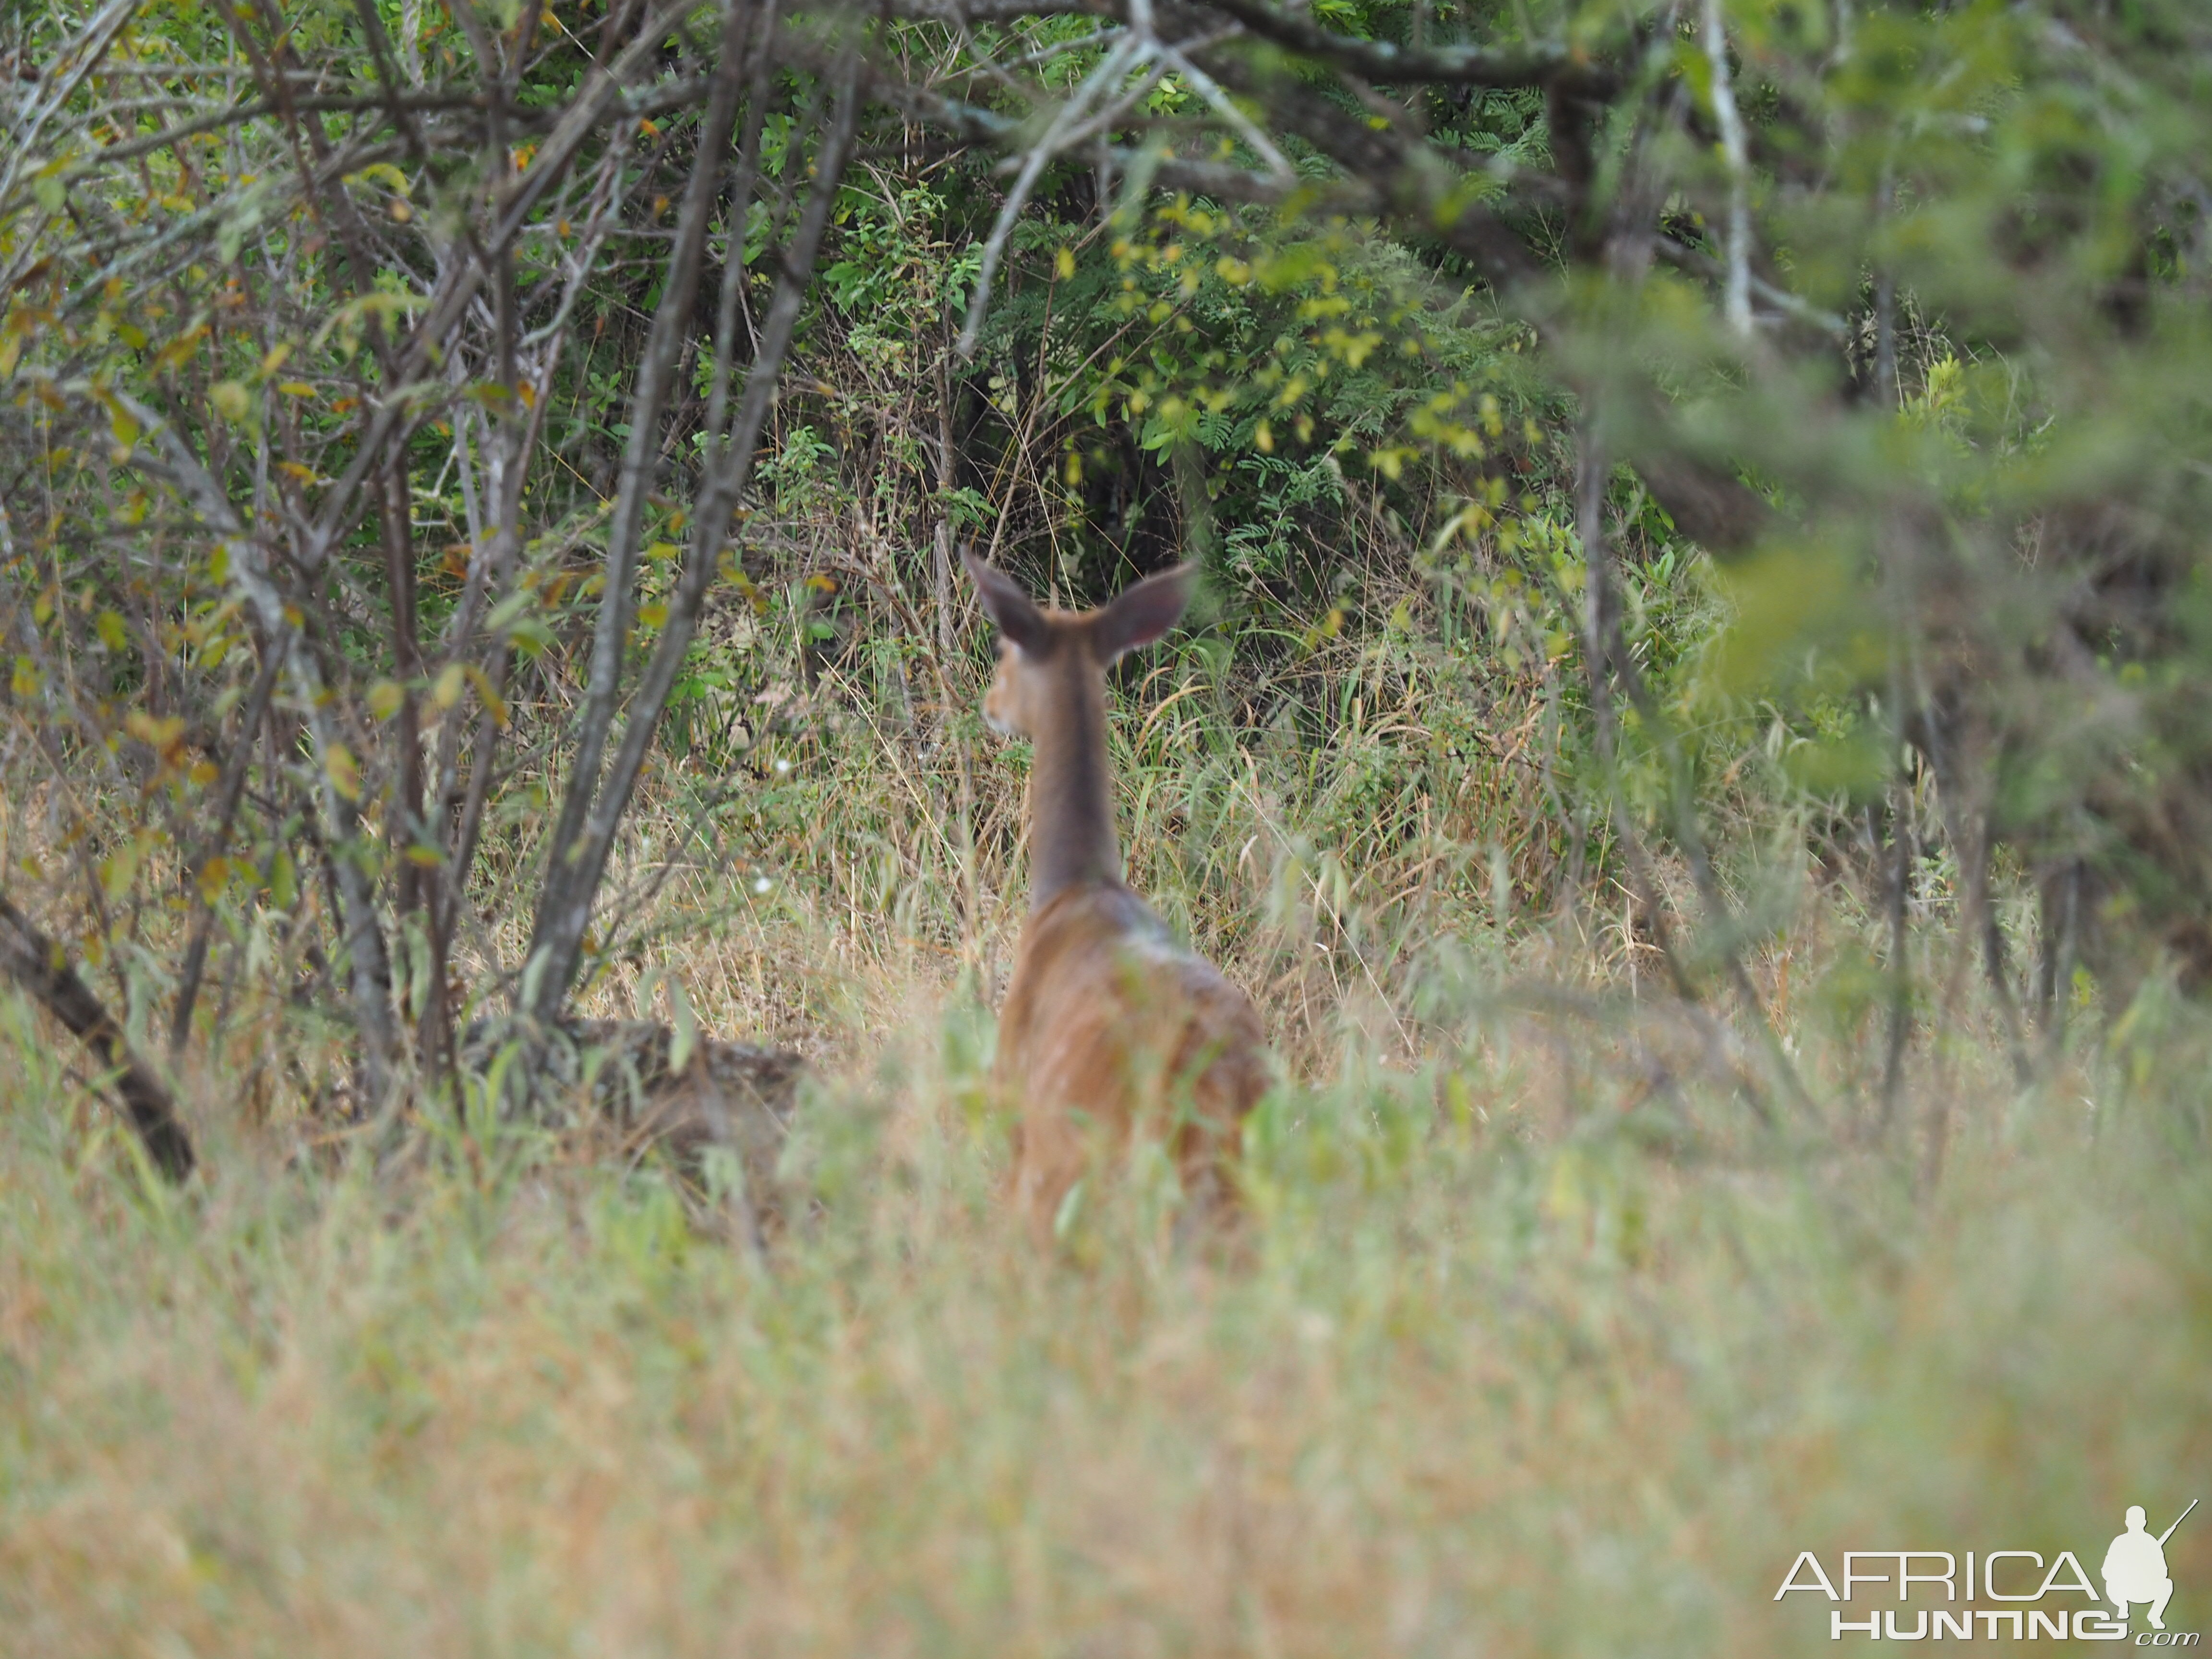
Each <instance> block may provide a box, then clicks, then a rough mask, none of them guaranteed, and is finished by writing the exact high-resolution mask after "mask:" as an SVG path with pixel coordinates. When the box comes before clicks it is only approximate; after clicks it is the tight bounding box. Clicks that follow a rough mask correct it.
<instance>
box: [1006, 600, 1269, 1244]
mask: <svg viewBox="0 0 2212 1659" xmlns="http://www.w3.org/2000/svg"><path fill="white" fill-rule="evenodd" d="M968 568H969V574H971V575H973V576H974V578H975V583H976V586H978V588H979V589H980V590H981V593H982V598H983V605H984V609H985V611H987V613H988V614H989V616H990V617H991V620H992V621H993V622H994V623H995V624H997V626H998V629H999V634H1000V653H999V669H998V672H997V674H996V675H995V676H994V678H993V680H992V683H991V690H990V692H989V694H988V695H987V696H986V698H985V700H984V714H985V717H986V718H987V720H989V722H990V723H991V725H992V726H994V727H995V728H997V729H998V730H1000V731H1001V732H1007V733H1010V734H1018V735H1021V736H1025V737H1027V738H1030V740H1031V742H1032V743H1033V744H1034V745H1035V760H1034V763H1033V765H1032V768H1031V771H1030V801H1029V841H1030V870H1031V872H1032V877H1031V883H1030V917H1029V921H1028V922H1027V924H1026V925H1025V926H1024V928H1023V930H1022V939H1021V945H1020V948H1019V951H1018V953H1017V956H1016V958H1015V963H1014V972H1013V977H1012V980H1011V981H1010V982H1009V983H1008V985H1007V987H1006V1006H1005V1007H1004V1008H1003V1009H1002V1010H1001V1012H1000V1018H999V1052H998V1060H997V1062H996V1065H995V1067H994V1079H995V1080H996V1082H997V1084H998V1086H999V1087H1000V1091H1002V1092H1003V1093H1004V1094H1005V1095H1006V1097H1008V1098H1010V1099H1011V1100H1012V1102H1014V1103H1016V1104H1017V1106H1018V1123H1017V1127H1016V1131H1015V1134H1016V1144H1015V1154H1014V1171H1013V1183H1014V1192H1015V1195H1016V1199H1017V1201H1018V1203H1019V1204H1020V1205H1021V1206H1022V1207H1023V1208H1024V1210H1025V1211H1026V1212H1027V1214H1028V1216H1029V1218H1030V1224H1031V1225H1032V1227H1033V1228H1034V1229H1035V1230H1036V1232H1037V1234H1038V1235H1039V1237H1041V1238H1042V1237H1048V1235H1049V1233H1050V1231H1051V1230H1052V1227H1053V1225H1054V1220H1055V1219H1056V1218H1057V1217H1058V1215H1059V1213H1060V1208H1061V1206H1062V1205H1063V1204H1064V1203H1065V1201H1066V1197H1067V1194H1068V1193H1069V1191H1070V1190H1071V1189H1072V1188H1073V1187H1074V1185H1075V1183H1076V1182H1078V1181H1079V1180H1081V1179H1082V1178H1083V1176H1084V1175H1085V1172H1086V1171H1087V1170H1090V1169H1091V1167H1092V1166H1093V1165H1094V1164H1095V1163H1096V1162H1097V1159H1098V1158H1100V1157H1101V1156H1102V1155H1109V1154H1110V1153H1112V1152H1114V1151H1115V1150H1117V1149H1118V1148H1119V1147H1121V1146H1123V1145H1125V1144H1126V1143H1127V1140H1128V1139H1129V1138H1130V1136H1131V1135H1132V1134H1133V1133H1137V1132H1139V1131H1140V1130H1141V1131H1142V1132H1143V1133H1147V1134H1150V1135H1153V1136H1156V1137H1157V1138H1158V1139H1160V1140H1162V1141H1163V1142H1164V1143H1165V1144H1167V1145H1168V1146H1170V1147H1171V1148H1172V1149H1173V1151H1174V1152H1175V1154H1176V1158H1177V1161H1178V1163H1179V1164H1180V1165H1181V1167H1182V1172H1183V1176H1184V1182H1185V1186H1186V1189H1187V1190H1188V1191H1190V1192H1192V1193H1193V1194H1194V1195H1206V1196H1211V1195H1213V1194H1218V1192H1219V1191H1220V1189H1221V1185H1222V1183H1221V1163H1222V1160H1223V1158H1225V1156H1226V1154H1227V1153H1228V1152H1229V1150H1230V1149H1231V1147H1232V1146H1234V1144H1235V1141H1236V1138H1237V1131H1238V1127H1239V1126H1240V1124H1241V1123H1242V1121H1243V1118H1244V1115H1246V1114H1247V1113H1248V1112H1249V1111H1250V1110H1251V1109H1252V1107H1253V1105H1254V1103H1255V1102H1256V1101H1257V1100H1258V1099H1259V1097H1260V1095H1261V1091H1264V1090H1265V1089H1266V1087H1267V1054H1266V1037H1265V1034H1264V1033H1263V1031H1262V1030H1261V1024H1260V1016H1259V1013H1258V1012H1257V1011H1256V1010H1255V1008H1254V1007H1253V1006H1252V1000H1251V999H1250V998H1249V997H1248V996H1246V995H1245V994H1244V993H1243V990H1241V989H1240V988H1239V987H1237V986H1236V985H1235V984H1233V983H1231V981H1229V980H1228V979H1227V978H1225V976H1224V975H1222V973H1221V971H1220V970H1219V969H1217V968H1215V967H1214V966H1213V964H1212V963H1209V962H1207V961H1206V959H1205V958H1204V957H1201V956H1200V955H1198V954H1197V953H1196V952H1195V951H1191V950H1190V949H1188V947H1186V946H1184V945H1182V944H1180V943H1179V942H1178V941H1177V940H1176V938H1175V936H1174V935H1173V934H1172V933H1170V931H1169V929H1168V927H1167V926H1166V924H1165V923H1164V922H1163V921H1160V919H1159V918H1158V916H1157V915H1154V914H1153V913H1152V908H1151V907H1149V906H1148V905H1146V903H1145V902H1144V900H1142V899H1141V898H1139V897H1138V896H1137V895H1136V894H1135V893H1133V892H1132V891H1131V890H1129V888H1128V886H1127V884H1125V883H1124V882H1123V881H1122V879H1121V852H1120V846H1119V842H1118V839H1117V837H1116V836H1115V830H1114V806H1113V780H1112V776H1111V775H1110V772H1109V768H1108V765H1107V755H1106V670H1107V668H1108V667H1109V665H1111V664H1112V662H1113V661H1114V659H1115V658H1116V657H1118V656H1120V655H1121V653H1123V652H1125V651H1130V650H1134V649H1136V648H1137V647H1139V646H1144V645H1149V644H1151V643H1152V641H1155V640H1157V639H1158V638H1159V637H1160V635H1163V634H1164V633H1165V632H1166V631H1167V630H1168V629H1170V628H1171V627H1172V626H1174V624H1175V622H1176V618H1177V617H1180V616H1181V615H1182V609H1183V606H1184V605H1185V604H1186V603H1187V602H1188V599H1189V596H1190V589H1191V585H1192V581H1193V579H1194V574H1195V573H1194V571H1193V570H1192V569H1191V568H1190V567H1188V566H1184V567H1182V568H1179V569H1176V570H1172V571H1169V572H1166V573H1164V574H1162V575H1158V576H1154V577H1152V578H1149V579H1148V580H1145V581H1142V582H1139V584H1137V586H1134V587H1132V588H1130V589H1129V590H1127V592H1124V593H1122V594H1121V596H1120V598H1118V599H1115V601H1114V602H1113V603H1112V604H1111V605H1107V606H1105V607H1104V608H1103V609H1102V610H1099V611H1085V612H1081V613H1071V612H1066V611H1043V610H1040V609H1039V608H1038V607H1037V606H1036V605H1033V604H1031V603H1030V599H1029V598H1028V596H1027V595H1026V594H1024V593H1023V592H1022V591H1021V590H1020V589H1019V588H1018V587H1017V586H1015V585H1014V583H1013V582H1012V580H1009V579H1008V578H1007V577H1006V576H1005V575H1004V574H1001V573H1000V572H999V571H996V570H994V569H992V568H990V567H989V566H987V565H985V564H983V563H981V562H980V561H977V560H975V559H974V558H972V557H971V558H970V559H969V561H968Z"/></svg>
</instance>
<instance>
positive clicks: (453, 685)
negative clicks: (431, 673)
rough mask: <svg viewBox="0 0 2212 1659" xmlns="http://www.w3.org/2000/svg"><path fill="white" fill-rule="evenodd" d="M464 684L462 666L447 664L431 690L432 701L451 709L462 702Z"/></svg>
mask: <svg viewBox="0 0 2212 1659" xmlns="http://www.w3.org/2000/svg"><path fill="white" fill-rule="evenodd" d="M463 684H465V682H464V679H463V677H462V674H461V665H460V664H459V663H457V662H449V663H447V665H446V666H445V668H444V669H443V670H442V671H441V672H440V673H439V675H438V678H437V682H436V684H434V685H432V686H431V688H430V701H431V702H435V703H436V704H437V705H438V707H439V708H452V707H453V705H454V704H455V703H457V702H459V701H460V700H461V687H462V685H463Z"/></svg>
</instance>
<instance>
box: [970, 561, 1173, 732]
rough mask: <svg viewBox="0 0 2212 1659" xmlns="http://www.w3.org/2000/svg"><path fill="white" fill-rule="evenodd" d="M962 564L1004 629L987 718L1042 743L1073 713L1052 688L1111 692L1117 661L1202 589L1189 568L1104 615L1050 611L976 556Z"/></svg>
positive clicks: (1149, 582) (986, 610)
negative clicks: (1106, 687)
mask: <svg viewBox="0 0 2212 1659" xmlns="http://www.w3.org/2000/svg"><path fill="white" fill-rule="evenodd" d="M961 562H963V564H965V565H966V566H967V567H968V574H969V575H970V576H972V577H973V578H975V586H976V590H977V592H979V593H980V594H981V597H982V601H983V614H984V615H985V616H987V617H989V618H990V619H991V623H992V626H994V628H996V629H998V630H999V670H998V672H997V673H995V674H994V675H993V676H992V677H991V689H990V690H989V691H988V692H987V693H986V694H985V695H984V697H983V719H984V720H985V721H986V722H987V723H988V724H989V726H990V727H991V729H992V730H993V731H994V732H999V733H1000V734H1001V735H1003V736H1006V737H1023V738H1036V737H1039V736H1041V735H1042V732H1043V730H1044V728H1045V726H1046V723H1047V722H1048V720H1052V719H1053V718H1054V711H1055V710H1057V709H1060V708H1065V707H1066V702H1065V699H1064V696H1061V697H1054V696H1053V694H1052V688H1054V686H1061V687H1065V686H1068V685H1070V684H1078V685H1081V684H1095V685H1101V686H1103V684H1104V681H1105V674H1106V670H1107V669H1108V667H1109V666H1110V665H1112V663H1113V662H1114V659H1115V658H1117V657H1119V656H1121V654H1122V653H1124V652H1128V651H1134V650H1135V649H1137V647H1139V646H1145V645H1150V644H1151V643H1152V641H1155V640H1157V639H1158V638H1159V637H1160V636H1161V635H1163V634H1165V633H1166V632H1167V631H1168V629H1170V628H1173V627H1174V626H1175V624H1176V618H1177V617H1181V616H1182V612H1183V607H1184V606H1185V605H1188V604H1189V603H1190V594H1191V589H1192V588H1193V587H1194V586H1196V585H1197V582H1198V567H1197V566H1196V565H1193V564H1182V565H1177V566H1176V568H1174V569H1172V570H1163V571H1162V572H1160V574H1158V575H1157V576H1147V577H1146V578H1145V580H1142V581H1140V582H1139V583H1138V584H1137V585H1136V586H1134V587H1130V588H1125V589H1123V590H1122V592H1121V593H1120V594H1119V595H1118V596H1117V597H1116V598H1115V599H1114V600H1113V602H1112V603H1111V604H1109V605H1104V606H1103V607H1101V608H1100V609H1098V610H1097V611H1047V610H1045V609H1043V608H1042V606H1040V605H1036V603H1035V602H1033V601H1032V600H1031V599H1030V596H1029V595H1028V594H1026V593H1024V592H1022V590H1021V588H1020V586H1018V585H1017V584H1016V582H1015V581H1014V580H1013V578H1012V577H1011V576H1009V575H1007V574H1006V573H1005V572H1004V571H1001V570H996V569H994V568H992V567H991V566H989V565H987V564H986V563H984V562H983V561H982V560H981V559H979V558H977V557H976V556H975V555H974V554H973V553H963V554H962V555H961Z"/></svg>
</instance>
